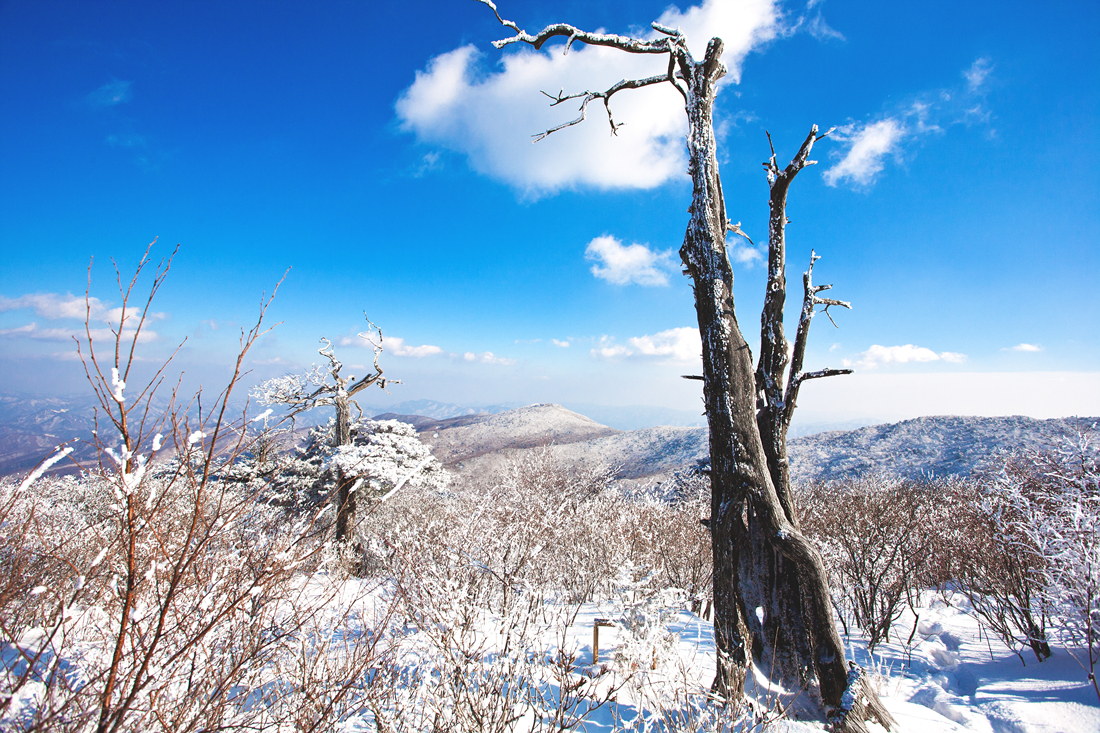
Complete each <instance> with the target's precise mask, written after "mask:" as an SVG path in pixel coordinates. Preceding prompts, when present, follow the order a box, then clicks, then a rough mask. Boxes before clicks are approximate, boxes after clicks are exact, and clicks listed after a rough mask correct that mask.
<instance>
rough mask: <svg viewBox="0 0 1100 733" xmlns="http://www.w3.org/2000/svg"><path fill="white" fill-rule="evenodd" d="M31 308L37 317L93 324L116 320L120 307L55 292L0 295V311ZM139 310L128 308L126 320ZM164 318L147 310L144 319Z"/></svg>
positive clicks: (138, 314) (139, 314) (120, 310)
mask: <svg viewBox="0 0 1100 733" xmlns="http://www.w3.org/2000/svg"><path fill="white" fill-rule="evenodd" d="M24 308H26V309H31V310H33V311H34V312H35V315H37V316H39V317H40V318H49V319H50V320H58V319H62V318H75V319H77V320H80V321H83V320H84V319H85V318H88V320H89V321H91V322H93V323H103V322H108V323H118V322H119V319H120V318H121V317H122V308H110V307H108V306H107V305H106V304H105V303H104V302H103V301H101V300H100V299H99V298H95V297H91V298H88V299H87V300H86V301H85V299H84V297H83V296H76V295H70V294H65V295H58V294H57V293H35V294H33V295H21V296H19V297H18V298H6V297H4V296H2V295H0V312H3V311H12V310H22V309H24ZM140 316H141V311H139V310H136V309H134V308H131V309H130V310H129V311H128V312H127V314H126V319H127V320H130V319H132V318H139V317H140ZM167 317H168V314H167V313H160V312H150V313H148V314H147V315H146V320H147V321H161V320H164V319H165V318H167Z"/></svg>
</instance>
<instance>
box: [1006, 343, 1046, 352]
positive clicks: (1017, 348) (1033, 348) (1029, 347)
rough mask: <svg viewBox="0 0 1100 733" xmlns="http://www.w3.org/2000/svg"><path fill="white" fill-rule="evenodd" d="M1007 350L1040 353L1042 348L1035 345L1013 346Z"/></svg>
mask: <svg viewBox="0 0 1100 733" xmlns="http://www.w3.org/2000/svg"><path fill="white" fill-rule="evenodd" d="M1008 350H1011V351H1042V350H1043V347H1042V346H1036V345H1035V344H1016V345H1015V346H1013V347H1011V349H1008Z"/></svg>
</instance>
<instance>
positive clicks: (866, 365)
mask: <svg viewBox="0 0 1100 733" xmlns="http://www.w3.org/2000/svg"><path fill="white" fill-rule="evenodd" d="M966 358H967V357H966V354H959V353H957V352H954V351H941V352H939V353H937V352H935V351H933V350H932V349H929V348H926V347H924V346H914V345H913V344H905V345H904V346H880V345H878V344H874V345H873V346H871V348H869V349H868V350H867V351H864V352H863V353H862V354H860V358H859V359H858V360H851V359H844V360H843V363H844V366H846V367H855V368H857V369H877V368H878V367H880V366H883V365H886V364H910V363H918V364H919V363H927V362H932V361H945V362H948V363H950V364H962V363H963V362H965V361H966Z"/></svg>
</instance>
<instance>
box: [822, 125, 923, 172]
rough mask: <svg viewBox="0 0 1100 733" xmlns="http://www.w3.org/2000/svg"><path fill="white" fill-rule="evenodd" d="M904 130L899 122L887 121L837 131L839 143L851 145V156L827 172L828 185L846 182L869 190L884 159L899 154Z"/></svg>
mask: <svg viewBox="0 0 1100 733" xmlns="http://www.w3.org/2000/svg"><path fill="white" fill-rule="evenodd" d="M904 132H905V128H904V127H903V126H902V124H901V123H900V122H898V120H896V119H894V118H892V117H887V118H886V119H884V120H879V121H878V122H874V123H871V124H869V125H864V126H863V127H861V128H858V129H857V128H855V127H854V126H852V125H849V126H848V127H846V128H841V129H838V130H837V133H840V134H839V135H836V133H834V135H836V136H837V137H838V138H839V139H841V140H845V141H850V142H851V145H850V147H849V148H848V153H847V154H846V155H845V156H844V158H842V159H841V161H840V162H839V163H837V164H836V165H834V166H833V167H832V168H830V169H829V170H827V171H825V182H826V183H827V184H829V185H830V186H835V185H836V184H837V183H839V182H840V181H843V180H845V179H847V180H849V181H851V182H852V183H854V184H856V185H858V186H866V185H867V184H869V183H871V182H872V181H873V180H874V178H875V176H876V175H877V174H878V173H879V172H880V171H881V170H882V168H883V165H884V164H883V159H884V158H885V157H886V156H887V155H889V154H891V153H893V152H895V151H896V150H897V146H898V141H899V140H900V139H901V136H902V134H903V133H904Z"/></svg>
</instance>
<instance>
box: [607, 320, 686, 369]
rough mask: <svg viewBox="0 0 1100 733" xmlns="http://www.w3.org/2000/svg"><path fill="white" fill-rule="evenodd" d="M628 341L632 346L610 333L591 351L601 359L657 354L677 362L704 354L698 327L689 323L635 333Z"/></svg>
mask: <svg viewBox="0 0 1100 733" xmlns="http://www.w3.org/2000/svg"><path fill="white" fill-rule="evenodd" d="M627 344H629V346H624V345H622V344H616V343H615V342H614V339H613V338H611V337H610V336H603V337H601V339H600V344H599V346H597V347H596V348H594V349H592V351H591V354H592V356H594V357H596V358H601V359H620V358H624V357H634V358H654V357H657V358H662V359H664V360H667V361H674V362H698V361H699V359H700V358H701V357H702V353H703V346H702V342H701V341H700V340H699V329H697V328H692V327H690V326H684V327H682V328H670V329H668V330H667V331H661V332H659V333H655V334H653V335H652V336H649V335H646V336H634V337H632V338H629V339H627Z"/></svg>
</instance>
